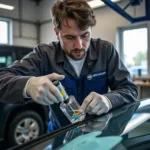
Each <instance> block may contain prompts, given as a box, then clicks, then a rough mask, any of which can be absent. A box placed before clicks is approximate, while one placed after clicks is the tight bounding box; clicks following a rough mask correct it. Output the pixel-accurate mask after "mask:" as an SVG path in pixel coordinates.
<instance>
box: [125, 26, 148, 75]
mask: <svg viewBox="0 0 150 150" xmlns="http://www.w3.org/2000/svg"><path fill="white" fill-rule="evenodd" d="M147 45H148V39H147V28H139V29H132V30H131V29H130V30H125V31H124V32H123V51H124V63H125V65H126V66H127V68H128V70H129V71H130V73H131V75H132V76H134V75H147V74H148V68H147V50H148V48H147Z"/></svg>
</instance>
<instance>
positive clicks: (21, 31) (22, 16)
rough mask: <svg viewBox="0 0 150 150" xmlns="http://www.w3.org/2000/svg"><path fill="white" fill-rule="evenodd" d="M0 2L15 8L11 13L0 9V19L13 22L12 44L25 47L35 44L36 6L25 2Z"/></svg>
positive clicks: (15, 0) (19, 0) (18, 0)
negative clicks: (7, 19)
mask: <svg viewBox="0 0 150 150" xmlns="http://www.w3.org/2000/svg"><path fill="white" fill-rule="evenodd" d="M0 2H1V3H4V4H8V5H13V6H15V9H14V10H12V11H10V10H5V9H0V17H6V18H10V19H12V21H13V44H14V45H21V46H27V47H33V46H34V45H35V44H37V25H36V24H35V22H37V20H38V13H37V12H38V7H37V6H36V4H35V3H34V2H32V1H27V0H1V1H0ZM19 6H20V7H19ZM19 8H20V9H21V10H20V9H19ZM20 21H21V22H20Z"/></svg>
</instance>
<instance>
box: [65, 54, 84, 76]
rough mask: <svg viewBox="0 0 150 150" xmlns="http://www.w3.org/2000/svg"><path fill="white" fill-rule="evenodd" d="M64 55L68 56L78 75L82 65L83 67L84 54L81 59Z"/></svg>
mask: <svg viewBox="0 0 150 150" xmlns="http://www.w3.org/2000/svg"><path fill="white" fill-rule="evenodd" d="M66 57H67V58H68V60H69V62H70V63H71V65H72V66H73V68H74V70H75V72H76V74H77V76H78V77H80V74H81V70H82V67H83V64H84V61H85V58H86V56H84V58H83V59H81V60H74V59H72V58H71V57H69V56H66Z"/></svg>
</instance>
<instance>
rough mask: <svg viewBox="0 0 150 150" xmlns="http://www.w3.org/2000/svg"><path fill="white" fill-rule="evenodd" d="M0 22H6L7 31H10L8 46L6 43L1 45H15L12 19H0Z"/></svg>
mask: <svg viewBox="0 0 150 150" xmlns="http://www.w3.org/2000/svg"><path fill="white" fill-rule="evenodd" d="M0 21H2V22H6V23H7V28H8V29H7V30H8V32H7V33H8V34H7V40H8V42H7V44H4V43H0V44H4V45H12V44H13V30H12V28H13V24H12V20H11V19H8V18H2V17H0Z"/></svg>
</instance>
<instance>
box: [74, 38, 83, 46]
mask: <svg viewBox="0 0 150 150" xmlns="http://www.w3.org/2000/svg"><path fill="white" fill-rule="evenodd" d="M82 47H83V46H82V39H81V38H80V37H78V38H77V39H76V41H75V48H76V49H82Z"/></svg>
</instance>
